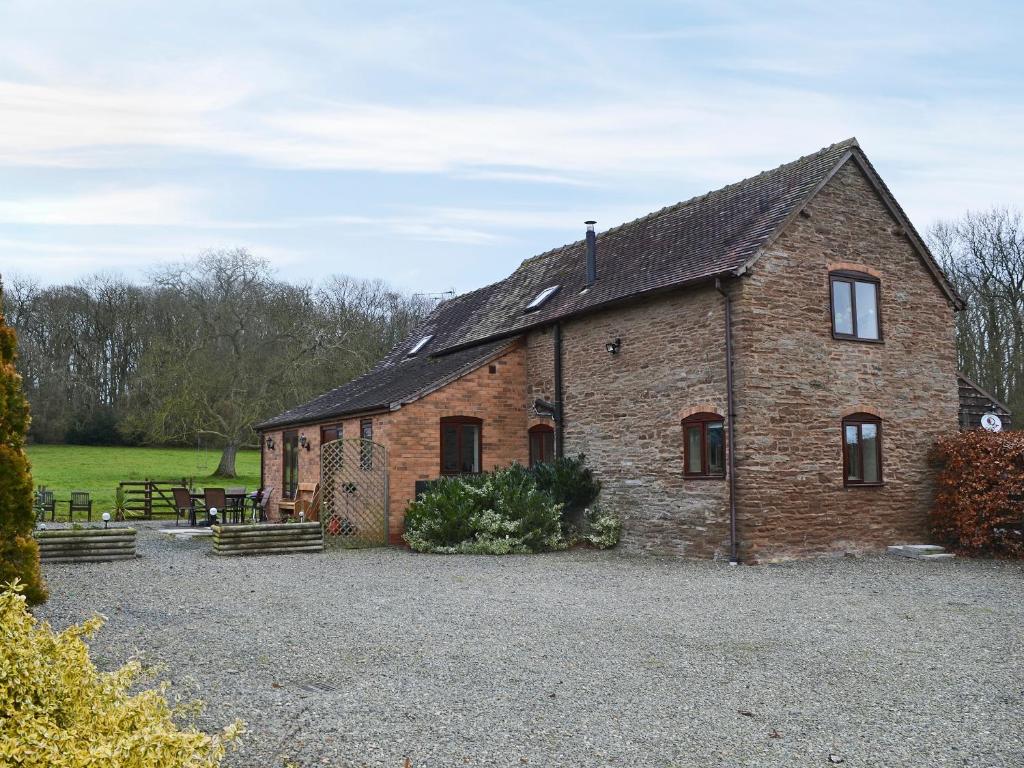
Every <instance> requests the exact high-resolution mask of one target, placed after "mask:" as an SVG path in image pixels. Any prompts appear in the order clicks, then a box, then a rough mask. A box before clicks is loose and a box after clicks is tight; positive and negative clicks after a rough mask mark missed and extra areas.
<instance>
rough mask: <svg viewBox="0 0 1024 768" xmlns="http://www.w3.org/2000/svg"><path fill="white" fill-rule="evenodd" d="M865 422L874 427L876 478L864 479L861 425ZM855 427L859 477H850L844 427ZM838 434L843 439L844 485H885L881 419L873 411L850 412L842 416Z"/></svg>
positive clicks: (874, 486) (862, 486)
mask: <svg viewBox="0 0 1024 768" xmlns="http://www.w3.org/2000/svg"><path fill="white" fill-rule="evenodd" d="M865 424H874V425H875V428H876V432H875V442H876V443H877V444H878V452H877V454H878V455H877V464H878V466H877V470H878V480H864V479H863V476H864V438H863V427H864V425H865ZM853 426H855V427H857V452H858V454H859V455H858V459H859V461H860V467H861V472H860V474H861V479H859V480H858V479H857V478H852V479H851V478H850V455H849V454H850V447H849V445H848V444H847V442H846V428H847V427H853ZM839 434H840V436H841V438H842V441H843V485H844V486H846V487H853V488H877V487H878V486H880V485H885V475H884V474H883V469H884V467H885V462H884V461H883V460H882V419H881V418H879V417H878V416H875V415H874V414H873V413H863V412H862V413H851V414H850V415H849V416H844V417H843V421H842V427H841V430H840V433H839Z"/></svg>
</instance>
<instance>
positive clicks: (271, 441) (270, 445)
mask: <svg viewBox="0 0 1024 768" xmlns="http://www.w3.org/2000/svg"><path fill="white" fill-rule="evenodd" d="M267 450H268V451H272V450H274V438H272V437H268V438H267Z"/></svg>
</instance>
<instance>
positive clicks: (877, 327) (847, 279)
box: [829, 272, 882, 341]
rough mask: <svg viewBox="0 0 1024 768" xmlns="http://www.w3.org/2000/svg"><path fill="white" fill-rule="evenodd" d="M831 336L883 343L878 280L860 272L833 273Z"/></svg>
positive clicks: (831, 280) (831, 279) (831, 276)
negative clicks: (879, 313) (879, 314)
mask: <svg viewBox="0 0 1024 768" xmlns="http://www.w3.org/2000/svg"><path fill="white" fill-rule="evenodd" d="M829 281H830V283H831V285H832V335H833V336H835V337H836V338H837V339H860V340H861V341H880V340H881V338H882V333H881V323H880V321H879V316H878V287H879V282H878V279H877V278H875V277H872V276H871V275H865V274H862V273H860V272H832V273H831V274H830V275H829Z"/></svg>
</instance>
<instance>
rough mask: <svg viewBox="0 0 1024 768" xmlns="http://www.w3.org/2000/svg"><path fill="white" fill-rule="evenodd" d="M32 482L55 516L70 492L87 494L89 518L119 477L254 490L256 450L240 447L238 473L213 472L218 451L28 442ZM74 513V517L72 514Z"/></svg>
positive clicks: (64, 509)
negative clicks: (50, 500)
mask: <svg viewBox="0 0 1024 768" xmlns="http://www.w3.org/2000/svg"><path fill="white" fill-rule="evenodd" d="M28 457H29V460H30V461H31V462H32V483H33V487H38V486H40V485H45V486H46V487H47V488H49V489H50V490H52V491H54V493H55V496H56V498H57V515H58V519H64V520H66V519H67V513H68V505H67V502H68V499H69V498H70V497H71V491H88V492H89V493H91V494H92V510H93V515H92V516H93V520H97V519H99V516H100V515H102V514H103V513H104V512H109V511H110V509H111V507H112V506H113V504H114V492H115V491H116V489H117V484H118V483H119V482H121V481H122V480H147V479H152V480H164V481H170V480H180V479H181V478H189V479H192V480H194V482H195V485H196V487H198V488H202V487H204V486H210V487H226V486H237V485H244V486H245V487H246V488H247V489H248V490H250V491H254V490H256V488H257V487H258V485H259V482H260V454H259V452H258V451H239V452H238V458H237V461H236V464H235V468H236V469H237V470H238V477H237V478H231V479H227V478H221V477H216V476H214V475H213V474H212V473H213V471H214V470H215V469H217V463H218V462H219V461H220V454H219V453H218V452H217V451H210V452H200V453H197V452H196V451H195V449H192V448H121V447H106V446H87V445H31V446H29V448H28ZM76 517H78V516H76Z"/></svg>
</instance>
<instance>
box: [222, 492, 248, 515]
mask: <svg viewBox="0 0 1024 768" xmlns="http://www.w3.org/2000/svg"><path fill="white" fill-rule="evenodd" d="M226 495H227V500H226V502H225V508H224V509H225V514H224V522H225V523H226V522H229V518H230V522H232V523H240V522H242V520H243V519H244V518H245V488H244V487H237V488H228V489H227V492H226Z"/></svg>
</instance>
